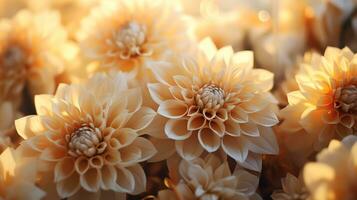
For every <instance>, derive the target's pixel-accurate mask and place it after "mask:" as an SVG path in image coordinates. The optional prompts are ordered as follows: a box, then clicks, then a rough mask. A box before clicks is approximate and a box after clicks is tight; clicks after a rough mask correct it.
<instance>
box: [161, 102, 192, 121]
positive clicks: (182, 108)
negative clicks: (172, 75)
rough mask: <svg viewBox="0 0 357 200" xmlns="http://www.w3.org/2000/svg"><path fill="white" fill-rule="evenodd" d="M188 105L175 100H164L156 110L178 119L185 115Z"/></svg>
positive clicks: (163, 114) (165, 115)
mask: <svg viewBox="0 0 357 200" xmlns="http://www.w3.org/2000/svg"><path fill="white" fill-rule="evenodd" d="M187 111H188V107H187V105H186V104H185V103H184V102H181V101H177V100H166V101H164V102H163V103H162V104H160V106H159V108H158V110H157V112H158V113H159V114H160V115H162V116H164V117H167V118H170V119H178V118H181V117H183V116H185V115H186V113H187Z"/></svg>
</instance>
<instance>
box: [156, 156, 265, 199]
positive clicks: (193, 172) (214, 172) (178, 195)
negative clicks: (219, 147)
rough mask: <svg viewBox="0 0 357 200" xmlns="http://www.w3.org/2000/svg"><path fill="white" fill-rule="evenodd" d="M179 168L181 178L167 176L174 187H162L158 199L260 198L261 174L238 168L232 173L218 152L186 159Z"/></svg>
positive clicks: (170, 184)
mask: <svg viewBox="0 0 357 200" xmlns="http://www.w3.org/2000/svg"><path fill="white" fill-rule="evenodd" d="M178 171H179V178H180V179H179V180H166V181H167V182H169V187H170V189H168V190H163V191H160V192H159V194H158V197H157V198H156V199H157V200H165V199H175V200H208V199H222V200H235V199H242V200H248V199H251V200H253V199H260V197H259V195H258V194H256V188H257V187H258V183H259V178H258V177H257V176H255V175H252V174H250V173H248V172H246V171H244V170H242V169H238V168H237V169H235V170H234V172H233V173H232V172H231V171H230V169H229V166H228V162H227V161H223V159H220V158H219V157H217V156H216V155H214V154H210V155H207V156H206V157H205V158H204V159H202V158H197V159H195V160H193V161H186V160H182V161H181V162H180V164H179V169H178ZM172 182H175V183H177V184H175V183H172Z"/></svg>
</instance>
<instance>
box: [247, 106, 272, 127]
mask: <svg viewBox="0 0 357 200" xmlns="http://www.w3.org/2000/svg"><path fill="white" fill-rule="evenodd" d="M249 119H250V120H252V121H253V122H255V123H256V124H259V125H262V126H266V127H270V126H274V125H276V124H277V123H278V122H279V120H278V118H277V116H276V115H275V113H274V111H273V110H272V109H271V108H270V107H267V108H265V109H264V110H262V111H259V112H256V113H251V114H249Z"/></svg>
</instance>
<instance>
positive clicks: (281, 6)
mask: <svg viewBox="0 0 357 200" xmlns="http://www.w3.org/2000/svg"><path fill="white" fill-rule="evenodd" d="M271 2H272V3H271V4H270V5H271V8H270V12H268V11H269V10H268V11H266V10H260V11H257V17H258V19H259V22H256V23H254V24H253V25H251V24H249V25H250V26H252V27H251V28H250V29H249V30H248V32H249V33H248V34H249V35H248V38H249V41H250V43H251V46H252V49H253V51H254V54H255V57H256V60H257V64H258V65H259V66H260V67H262V68H265V69H268V70H269V71H271V72H273V73H274V75H275V79H276V80H277V81H280V80H281V79H282V78H283V75H284V68H285V67H286V66H292V65H293V64H294V62H295V59H296V56H297V55H301V54H302V53H303V51H304V49H305V28H304V21H305V13H304V9H305V3H304V1H294V0H285V1H279V3H278V1H271ZM274 4H276V6H275V7H274ZM243 20H244V19H243Z"/></svg>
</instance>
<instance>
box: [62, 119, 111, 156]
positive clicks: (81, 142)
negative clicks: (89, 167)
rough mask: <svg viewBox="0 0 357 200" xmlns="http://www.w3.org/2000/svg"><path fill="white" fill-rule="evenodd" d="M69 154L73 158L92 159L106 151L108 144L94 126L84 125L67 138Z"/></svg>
mask: <svg viewBox="0 0 357 200" xmlns="http://www.w3.org/2000/svg"><path fill="white" fill-rule="evenodd" d="M66 140H67V142H68V147H69V150H68V153H69V154H70V155H71V156H74V157H78V156H87V157H92V156H94V155H97V154H101V153H103V152H104V151H105V149H106V147H107V144H106V143H105V142H104V141H103V137H102V134H101V132H100V130H99V129H98V128H95V127H94V126H93V125H87V124H83V125H82V126H81V127H80V128H78V129H77V130H76V131H74V132H73V133H71V134H70V135H67V136H66Z"/></svg>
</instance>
